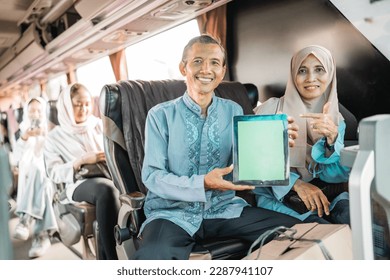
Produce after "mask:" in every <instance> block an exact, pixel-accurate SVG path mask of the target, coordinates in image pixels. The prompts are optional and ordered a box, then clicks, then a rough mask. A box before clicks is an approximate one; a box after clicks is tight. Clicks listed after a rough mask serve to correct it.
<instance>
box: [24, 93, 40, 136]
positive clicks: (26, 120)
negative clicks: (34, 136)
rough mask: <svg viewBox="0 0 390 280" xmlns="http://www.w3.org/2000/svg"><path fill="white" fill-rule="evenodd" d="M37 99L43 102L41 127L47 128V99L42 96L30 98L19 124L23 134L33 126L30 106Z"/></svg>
mask: <svg viewBox="0 0 390 280" xmlns="http://www.w3.org/2000/svg"><path fill="white" fill-rule="evenodd" d="M33 101H37V102H39V103H40V104H41V115H40V117H39V121H40V127H41V128H43V129H47V118H46V100H44V99H43V98H42V97H33V98H30V99H29V100H28V101H27V102H26V103H25V104H24V106H23V120H22V122H21V123H20V125H19V128H20V132H21V133H22V134H23V133H25V132H26V130H27V129H29V128H30V127H31V120H30V118H29V114H28V107H29V105H30V103H31V102H33Z"/></svg>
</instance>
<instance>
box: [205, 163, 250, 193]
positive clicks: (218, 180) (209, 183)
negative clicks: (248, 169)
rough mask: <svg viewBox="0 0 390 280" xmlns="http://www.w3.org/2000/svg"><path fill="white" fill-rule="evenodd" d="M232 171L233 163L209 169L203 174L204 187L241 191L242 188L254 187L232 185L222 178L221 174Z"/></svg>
mask: <svg viewBox="0 0 390 280" xmlns="http://www.w3.org/2000/svg"><path fill="white" fill-rule="evenodd" d="M232 171H233V164H232V165H230V166H228V167H225V168H215V169H214V170H212V171H210V172H209V173H207V174H206V176H204V187H205V189H214V190H220V191H227V190H235V191H242V190H253V189H254V188H255V187H254V186H247V185H234V184H233V183H232V182H230V181H226V180H224V179H223V176H224V175H226V174H229V173H230V172H232Z"/></svg>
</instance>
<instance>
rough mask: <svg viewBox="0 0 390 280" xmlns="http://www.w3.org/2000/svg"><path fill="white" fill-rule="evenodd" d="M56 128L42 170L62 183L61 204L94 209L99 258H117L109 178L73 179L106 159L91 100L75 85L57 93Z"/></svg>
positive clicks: (115, 200) (114, 197)
mask: <svg viewBox="0 0 390 280" xmlns="http://www.w3.org/2000/svg"><path fill="white" fill-rule="evenodd" d="M57 110H58V121H59V123H60V125H59V126H56V127H54V128H53V129H52V130H51V131H50V133H49V134H48V137H47V143H46V146H45V150H44V157H45V164H46V171H47V173H48V175H49V177H50V179H51V180H52V181H53V182H54V183H57V184H58V183H65V185H66V195H67V199H66V200H64V201H63V203H72V202H75V201H78V202H81V201H85V202H88V203H90V204H93V205H95V206H96V219H97V222H98V224H99V240H98V242H99V248H100V249H102V250H101V252H100V254H99V256H100V257H101V258H102V259H117V254H116V249H115V246H116V242H115V238H114V226H115V225H116V222H117V216H118V211H119V191H118V190H117V189H116V188H115V186H114V184H113V182H112V181H111V180H110V179H107V178H104V177H95V178H88V179H81V180H77V179H76V177H75V175H76V172H77V171H78V170H79V169H80V168H81V166H82V165H84V164H94V163H98V162H103V161H105V160H106V157H105V154H104V151H103V134H102V132H103V130H102V128H103V127H102V122H101V120H100V119H99V118H96V117H95V116H93V115H92V97H91V94H90V93H89V91H88V90H87V89H86V87H85V86H83V85H82V84H79V83H76V84H73V85H72V86H69V87H68V88H67V89H65V90H64V91H63V92H61V93H60V95H59V98H58V101H57Z"/></svg>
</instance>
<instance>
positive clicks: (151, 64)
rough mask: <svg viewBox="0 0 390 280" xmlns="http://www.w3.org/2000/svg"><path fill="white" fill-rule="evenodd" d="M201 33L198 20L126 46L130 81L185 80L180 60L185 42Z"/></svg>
mask: <svg viewBox="0 0 390 280" xmlns="http://www.w3.org/2000/svg"><path fill="white" fill-rule="evenodd" d="M197 35H199V27H198V24H197V22H196V20H191V21H188V22H186V23H184V24H182V25H179V26H177V27H175V28H172V29H170V30H167V31H165V32H163V33H160V34H158V35H156V36H153V37H151V38H148V40H144V41H141V42H139V43H137V44H135V45H132V46H129V47H128V48H126V59H127V68H128V75H129V79H130V80H135V79H143V80H156V79H181V78H182V75H181V74H180V71H179V61H180V59H181V55H182V50H183V48H184V45H185V44H186V43H187V42H188V41H189V40H190V39H191V38H192V37H195V36H197Z"/></svg>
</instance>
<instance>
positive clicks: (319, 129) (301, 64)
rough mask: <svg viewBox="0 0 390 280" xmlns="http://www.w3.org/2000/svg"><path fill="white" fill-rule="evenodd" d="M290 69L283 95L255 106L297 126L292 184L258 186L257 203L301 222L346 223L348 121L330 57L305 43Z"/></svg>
mask: <svg viewBox="0 0 390 280" xmlns="http://www.w3.org/2000/svg"><path fill="white" fill-rule="evenodd" d="M290 70H291V72H290V76H289V79H288V83H287V86H286V91H285V94H284V96H283V97H281V98H271V99H269V100H267V101H266V102H265V103H263V104H261V105H260V106H258V107H257V108H255V113H256V114H275V113H277V112H283V113H285V114H287V115H289V116H292V117H293V118H294V120H295V122H296V123H297V124H298V126H299V131H298V137H297V138H296V139H295V146H294V147H293V148H291V149H290V166H291V172H290V184H289V186H288V187H283V186H273V187H271V188H256V194H258V195H257V205H258V206H259V207H263V208H268V209H272V210H275V211H278V212H282V213H286V214H289V215H291V216H293V217H296V218H298V219H300V220H302V221H305V222H313V221H314V222H319V223H342V224H344V223H346V224H349V223H350V218H349V200H348V193H347V192H345V191H346V189H347V183H346V182H347V181H348V178H349V171H350V170H349V168H347V167H344V166H342V165H341V164H340V151H341V149H342V148H343V147H344V133H345V127H346V125H345V122H344V119H343V117H342V116H341V114H340V113H339V109H338V98H337V84H336V65H335V62H334V59H333V57H332V55H331V53H330V52H329V50H327V49H326V48H324V47H322V46H316V45H312V46H308V47H305V48H303V49H301V50H300V51H298V52H297V53H296V54H295V55H294V56H293V57H292V59H291V69H290Z"/></svg>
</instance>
